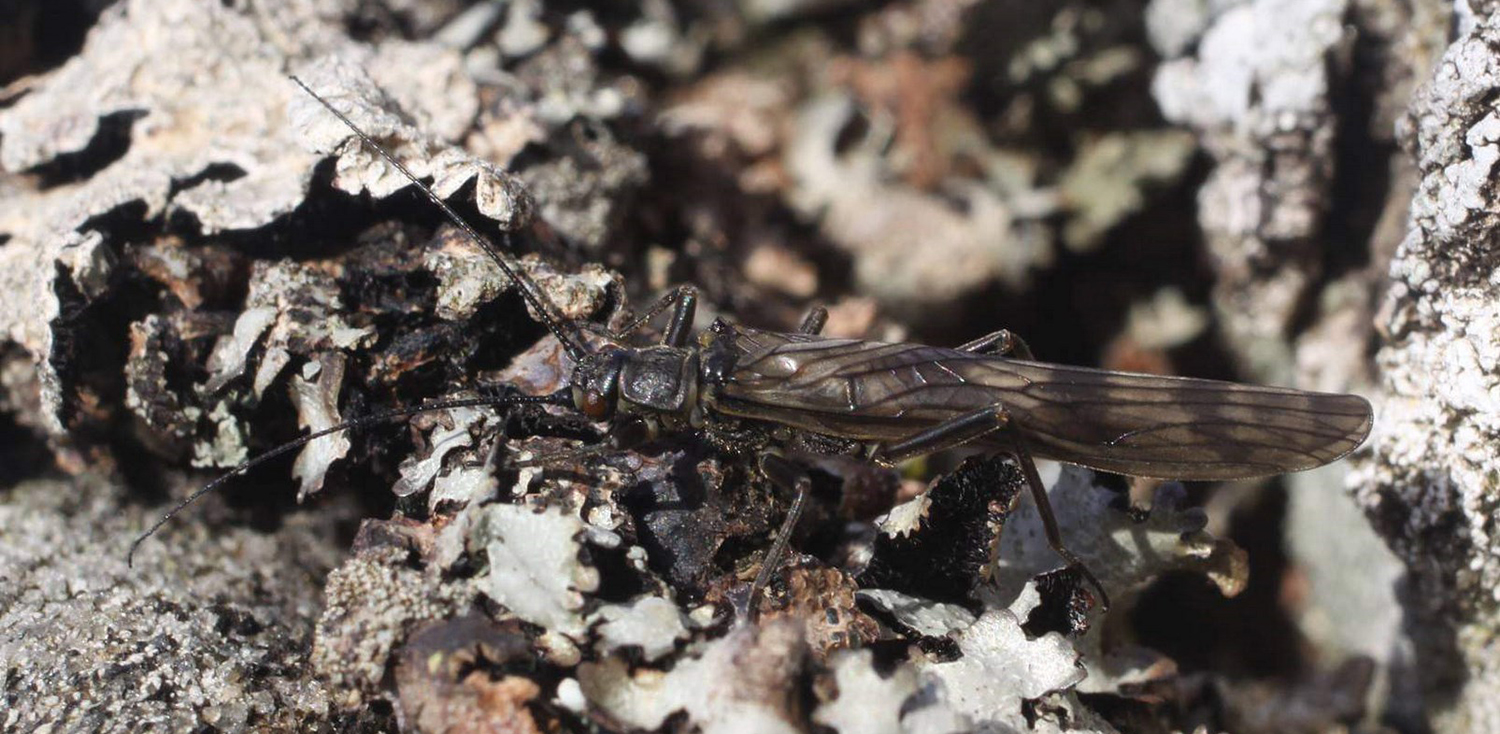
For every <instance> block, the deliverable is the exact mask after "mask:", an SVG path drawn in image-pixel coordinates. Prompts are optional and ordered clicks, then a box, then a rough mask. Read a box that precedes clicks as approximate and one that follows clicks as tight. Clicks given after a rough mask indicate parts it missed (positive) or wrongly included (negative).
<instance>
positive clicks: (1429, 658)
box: [1353, 11, 1500, 732]
mask: <svg viewBox="0 0 1500 734" xmlns="http://www.w3.org/2000/svg"><path fill="white" fill-rule="evenodd" d="M1497 42H1500V17H1497V16H1496V15H1495V14H1494V13H1493V11H1491V12H1489V13H1487V14H1480V15H1478V16H1477V17H1476V18H1475V24H1474V25H1473V26H1472V28H1470V29H1469V31H1468V32H1467V33H1465V34H1464V35H1462V36H1461V37H1459V38H1458V39H1457V40H1456V41H1455V42H1454V43H1453V45H1452V46H1450V47H1449V48H1448V50H1447V52H1446V53H1445V54H1444V55H1443V58H1442V61H1441V63H1440V64H1439V65H1438V67H1437V69H1436V72H1435V74H1434V76H1433V77H1432V78H1431V79H1430V80H1429V81H1428V82H1427V83H1426V84H1425V85H1424V86H1423V87H1422V88H1421V89H1420V90H1419V92H1418V93H1417V95H1416V97H1415V99H1414V100H1413V102H1412V105H1411V110H1410V114H1409V117H1408V118H1407V119H1406V120H1405V121H1404V122H1403V125H1402V127H1401V132H1402V135H1403V137H1404V138H1405V140H1406V142H1407V143H1408V144H1409V145H1410V146H1411V148H1412V150H1413V152H1414V153H1415V154H1416V157H1417V166H1418V170H1419V172H1420V174H1421V183H1420V185H1419V187H1418V190H1417V192H1416V195H1415V197H1414V198H1413V199H1412V204H1411V218H1410V221H1409V230H1408V232H1407V236H1406V239H1405V240H1404V241H1403V242H1402V243H1401V247H1400V249H1399V250H1398V251H1397V252H1396V256H1395V259H1394V261H1393V262H1392V265H1391V276H1392V278H1393V281H1394V282H1393V284H1392V287H1391V289H1390V292H1389V293H1388V295H1387V297H1386V301H1385V304H1384V305H1383V307H1382V314H1383V319H1382V322H1383V323H1382V324H1381V326H1382V327H1383V330H1384V331H1385V333H1386V335H1387V343H1386V345H1385V347H1384V348H1383V349H1382V350H1381V351H1380V354H1379V356H1378V362H1379V366H1380V368H1381V370H1382V372H1383V380H1382V396H1381V397H1382V399H1381V401H1380V410H1379V420H1378V421H1377V423H1376V425H1377V429H1376V431H1375V434H1374V436H1373V440H1372V446H1373V455H1372V456H1370V457H1369V458H1368V459H1367V460H1365V461H1363V462H1361V465H1360V467H1359V470H1358V471H1357V472H1356V474H1355V476H1354V477H1353V484H1354V486H1355V488H1356V492H1357V497H1358V500H1359V502H1360V503H1361V505H1362V506H1363V507H1364V509H1365V511H1366V513H1367V514H1369V516H1370V517H1371V518H1372V519H1373V520H1374V522H1375V525H1376V528H1377V529H1378V530H1379V531H1380V532H1381V534H1382V535H1384V536H1385V538H1386V540H1387V542H1388V543H1390V545H1391V546H1392V548H1393V549H1394V550H1395V552H1396V554H1397V555H1398V556H1399V557H1400V558H1401V560H1402V561H1403V562H1404V563H1405V564H1406V567H1407V570H1408V573H1409V577H1410V578H1409V583H1410V584H1411V585H1412V588H1411V590H1410V592H1409V594H1408V595H1407V597H1406V598H1407V613H1408V614H1409V615H1411V617H1410V618H1409V619H1408V621H1407V622H1406V623H1405V627H1406V629H1408V630H1410V631H1411V632H1412V635H1413V639H1414V641H1415V643H1416V650H1415V652H1416V656H1417V662H1416V663H1415V667H1416V668H1418V669H1420V670H1421V671H1422V672H1421V673H1420V674H1419V675H1418V676H1417V678H1416V680H1417V681H1419V682H1420V684H1421V686H1422V688H1424V689H1425V690H1426V691H1427V693H1428V694H1429V695H1432V696H1438V697H1442V698H1444V699H1445V700H1449V701H1451V703H1450V704H1449V705H1448V706H1447V707H1446V708H1445V710H1442V711H1438V712H1434V713H1435V714H1436V718H1435V725H1436V728H1437V729H1438V730H1439V731H1473V732H1493V731H1500V729H1497V727H1496V723H1495V722H1497V721H1500V708H1497V701H1500V655H1497V648H1496V646H1495V645H1494V644H1493V630H1494V629H1495V628H1496V625H1497V624H1500V596H1497V593H1496V589H1500V560H1497V559H1500V536H1497V535H1496V534H1495V532H1494V518H1495V515H1496V513H1497V512H1500V499H1497V498H1500V494H1497V492H1496V486H1497V482H1496V477H1497V476H1500V452H1497V450H1496V446H1497V445H1500V443H1497V437H1500V402H1497V401H1496V397H1495V396H1496V395H1497V394H1500V339H1497V336H1496V335H1497V334H1500V320H1497V316H1496V311H1495V303H1496V302H1497V300H1500V289H1497V287H1496V278H1495V273H1496V272H1497V270H1500V256H1497V253H1496V250H1495V248H1494V247H1493V245H1492V243H1493V242H1494V239H1495V233H1496V229H1497V225H1500V219H1497V217H1496V214H1495V212H1496V211H1497V208H1500V205H1497V201H1500V196H1497V191H1496V189H1495V186H1494V176H1493V172H1494V169H1495V165H1496V162H1497V161H1500V124H1497V122H1496V121H1497V120H1500V107H1497V106H1496V104H1495V101H1494V90H1495V89H1496V88H1497V87H1500V74H1497V72H1496V68H1497V66H1500V57H1497V54H1496V52H1495V48H1496V47H1497V46H1496V44H1497ZM1429 700H1436V699H1429Z"/></svg>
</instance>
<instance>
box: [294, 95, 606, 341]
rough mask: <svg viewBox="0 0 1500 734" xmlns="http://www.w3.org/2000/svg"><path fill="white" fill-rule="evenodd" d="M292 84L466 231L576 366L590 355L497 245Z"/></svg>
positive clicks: (364, 136) (361, 134)
mask: <svg viewBox="0 0 1500 734" xmlns="http://www.w3.org/2000/svg"><path fill="white" fill-rule="evenodd" d="M291 80H292V81H294V82H296V83H297V86H299V87H302V91H304V92H307V93H308V94H309V95H311V96H312V98H313V99H315V100H318V103H319V104H321V105H323V106H324V107H325V108H327V109H328V111H329V112H332V113H333V114H334V116H335V117H338V118H339V120H340V121H342V122H343V123H344V124H345V125H347V126H348V127H349V129H350V130H353V131H354V134H355V135H357V136H359V139H360V140H361V141H363V142H364V144H365V145H368V146H370V147H371V148H373V149H374V150H375V152H376V153H379V154H380V157H381V158H384V159H385V160H386V162H387V163H390V164H391V165H392V166H395V167H396V170H398V171H400V172H401V175H403V176H405V177H406V179H407V180H408V181H410V182H411V183H412V185H413V186H416V187H417V189H419V190H420V191H421V192H422V193H423V194H424V195H426V196H427V198H428V199H431V200H432V203H434V204H436V205H437V206H438V208H439V209H441V210H443V214H445V215H447V217H448V219H449V220H450V221H452V222H453V224H454V225H455V226H457V227H458V228H459V229H461V230H463V233H464V234H465V235H467V236H468V238H469V241H470V242H473V243H474V244H475V245H477V246H479V248H480V249H481V250H484V252H485V254H487V255H489V256H490V259H491V260H493V261H494V262H495V264H496V265H498V266H500V270H501V271H502V272H504V273H505V275H506V276H508V277H509V278H510V280H511V282H512V283H514V284H515V286H516V288H517V289H518V290H520V291H521V296H522V297H524V298H525V299H526V302H527V303H529V304H531V307H532V309H533V310H535V311H536V312H537V315H538V316H540V317H541V319H542V323H543V324H545V325H546V326H547V330H548V331H550V332H552V333H553V334H555V335H556V336H557V340H558V341H560V342H562V346H563V349H564V350H566V351H567V353H568V356H569V357H571V358H572V359H573V361H575V362H577V361H579V360H581V359H583V358H584V357H585V356H587V355H588V350H587V349H585V348H584V347H583V345H582V344H580V343H579V342H578V341H577V339H576V338H575V335H574V334H572V333H569V332H567V331H565V330H564V329H563V328H562V324H563V319H562V318H560V317H559V316H558V315H557V313H556V312H555V311H553V307H552V302H551V301H550V300H549V299H548V298H547V297H546V295H545V294H543V293H542V291H541V289H540V288H538V287H537V286H536V284H535V283H533V282H532V281H531V279H529V278H527V277H526V276H525V275H524V274H522V273H521V272H519V271H517V270H516V269H515V268H512V267H511V266H510V265H509V264H508V263H506V262H505V259H504V258H502V257H500V253H499V251H497V250H496V249H495V246H494V245H492V244H490V241H489V240H487V239H485V238H484V237H483V236H482V235H480V234H479V232H478V231H476V230H475V229H474V227H472V226H470V225H469V223H468V222H466V221H464V219H463V217H460V216H458V213H457V212H455V211H453V208H452V207H450V206H448V203H447V202H445V201H443V200H442V198H440V197H439V196H438V195H437V194H436V193H433V191H432V189H431V188H428V186H427V184H424V183H422V182H421V180H419V179H418V178H417V177H416V175H414V174H413V173H412V172H411V171H410V170H408V169H407V168H406V166H405V165H404V164H402V163H401V161H398V160H396V157H395V156H393V155H391V154H390V152H389V151H387V150H386V149H385V148H384V147H382V146H381V145H380V144H379V143H377V142H375V140H374V138H371V137H370V136H369V135H368V134H366V133H365V131H364V130H361V129H360V128H359V126H358V125H355V124H354V121H353V120H350V119H349V118H348V117H347V116H346V115H344V113H342V112H339V111H338V109H337V108H335V107H334V106H333V105H332V104H331V103H329V101H328V100H326V99H323V97H321V96H319V95H318V93H317V92H314V91H313V90H312V88H311V87H309V86H307V84H306V83H304V82H303V81H302V80H301V79H298V78H297V77H296V76H292V77H291ZM505 237H506V239H507V241H508V240H509V239H510V235H509V234H508V233H507V234H506V235H505Z"/></svg>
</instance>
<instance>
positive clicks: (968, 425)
mask: <svg viewBox="0 0 1500 734" xmlns="http://www.w3.org/2000/svg"><path fill="white" fill-rule="evenodd" d="M1009 423H1010V414H1009V413H1007V412H1005V407H1004V406H1002V405H1000V404H998V403H996V404H995V405H988V406H985V407H983V408H979V409H978V410H971V411H969V412H967V413H964V414H963V415H959V416H955V417H953V418H949V419H948V420H945V421H943V422H942V423H939V424H937V425H935V426H933V427H931V428H928V429H925V430H922V431H918V432H917V433H914V434H912V435H910V436H907V437H906V438H903V439H901V440H900V441H896V442H894V443H890V444H879V445H877V446H876V447H875V449H874V451H872V452H871V454H870V458H871V459H874V460H875V461H879V462H882V463H886V464H895V463H897V462H900V461H903V460H905V459H910V458H912V457H913V456H922V455H925V454H931V453H935V452H938V451H942V450H943V449H951V448H953V447H954V446H960V445H963V444H966V443H969V442H970V441H974V440H977V439H979V438H982V437H984V436H986V435H988V434H990V433H994V432H995V431H998V430H1000V429H1002V428H1004V427H1005V426H1006V425H1008V424H1009Z"/></svg>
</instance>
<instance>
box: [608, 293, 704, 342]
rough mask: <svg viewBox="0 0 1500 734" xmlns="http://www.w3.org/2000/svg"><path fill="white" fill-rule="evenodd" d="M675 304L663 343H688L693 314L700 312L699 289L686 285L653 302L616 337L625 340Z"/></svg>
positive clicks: (615, 334)
mask: <svg viewBox="0 0 1500 734" xmlns="http://www.w3.org/2000/svg"><path fill="white" fill-rule="evenodd" d="M673 305H675V306H676V307H675V308H673V309H672V318H671V320H669V321H668V322H667V331H666V336H665V337H664V338H663V339H662V343H663V344H665V345H667V346H669V347H680V346H683V345H684V344H687V338H688V331H689V329H691V328H692V327H693V316H694V315H695V314H697V312H698V289H697V288H694V287H692V286H690V285H685V286H682V287H680V288H677V289H676V290H674V291H672V292H671V293H668V294H667V295H665V296H662V297H661V298H658V299H657V300H656V303H653V304H651V307H650V308H647V309H646V310H645V311H643V312H641V315H640V316H637V317H636V318H635V319H633V320H632V321H631V322H630V323H628V324H626V325H624V326H623V327H621V328H620V330H619V331H617V332H615V333H614V335H613V336H614V338H615V339H617V340H623V339H624V338H625V337H627V336H630V335H631V334H633V333H635V331H636V330H637V329H640V328H641V327H642V326H645V325H646V322H648V321H650V320H651V319H654V318H656V316H657V315H658V314H660V313H661V312H663V311H665V310H667V307H669V306H673Z"/></svg>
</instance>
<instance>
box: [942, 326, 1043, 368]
mask: <svg viewBox="0 0 1500 734" xmlns="http://www.w3.org/2000/svg"><path fill="white" fill-rule="evenodd" d="M958 351H960V352H974V353H976V354H993V355H995V356H997V357H1003V356H1005V355H1007V354H1014V355H1015V356H1016V357H1017V358H1019V359H1024V360H1027V361H1031V360H1033V359H1035V357H1033V356H1032V354H1031V347H1029V346H1027V345H1026V341H1025V340H1024V339H1022V338H1021V337H1019V336H1016V335H1015V333H1014V332H1012V331H1011V330H1009V329H1001V330H999V331H996V332H993V333H990V334H985V335H984V336H981V337H979V338H978V339H975V340H974V341H971V342H968V343H967V344H964V345H963V346H961V347H959V348H958Z"/></svg>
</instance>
